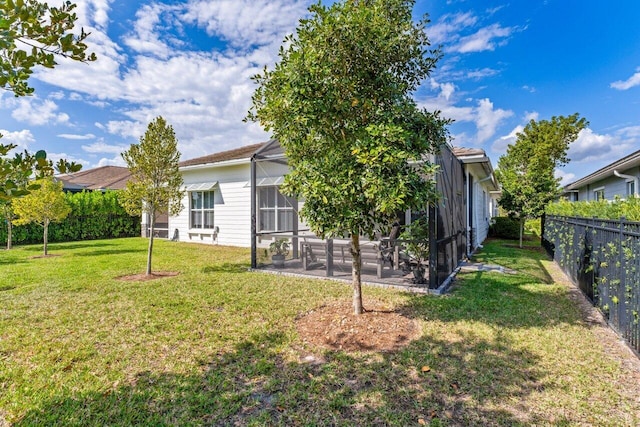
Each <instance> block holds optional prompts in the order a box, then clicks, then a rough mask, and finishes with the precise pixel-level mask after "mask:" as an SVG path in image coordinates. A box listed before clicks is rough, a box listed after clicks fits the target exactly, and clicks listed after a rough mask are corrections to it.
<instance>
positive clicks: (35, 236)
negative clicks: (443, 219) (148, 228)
mask: <svg viewBox="0 0 640 427" xmlns="http://www.w3.org/2000/svg"><path fill="white" fill-rule="evenodd" d="M118 194H119V193H118V192H117V191H107V192H105V193H102V192H100V191H91V192H88V191H83V192H81V193H66V195H65V196H66V199H67V203H69V205H70V206H71V209H72V211H71V214H69V216H68V217H67V218H66V219H64V220H63V221H61V222H59V223H52V224H51V225H50V226H49V242H71V241H77V240H94V239H110V238H116V237H133V236H139V235H140V217H139V216H131V215H129V214H127V213H126V212H125V210H124V208H123V207H122V206H120V203H119V202H118ZM12 241H13V244H16V245H18V244H29V243H41V242H42V227H41V226H39V225H38V224H28V225H22V226H14V227H13V236H12ZM6 243H7V226H6V223H5V221H2V227H1V229H0V244H2V245H6Z"/></svg>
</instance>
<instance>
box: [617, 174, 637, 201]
mask: <svg viewBox="0 0 640 427" xmlns="http://www.w3.org/2000/svg"><path fill="white" fill-rule="evenodd" d="M613 174H614V175H615V176H617V177H618V178H622V179H627V180H633V195H634V196H638V177H637V176H632V175H625V174H623V173H620V172H618V170H617V169H614V171H613Z"/></svg>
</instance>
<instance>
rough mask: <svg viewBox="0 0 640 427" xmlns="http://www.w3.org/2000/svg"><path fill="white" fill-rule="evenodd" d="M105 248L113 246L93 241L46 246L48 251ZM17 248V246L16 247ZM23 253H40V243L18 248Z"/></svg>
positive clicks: (58, 243) (56, 243)
mask: <svg viewBox="0 0 640 427" xmlns="http://www.w3.org/2000/svg"><path fill="white" fill-rule="evenodd" d="M105 246H114V244H113V243H107V242H100V243H97V242H96V241H95V240H87V241H84V242H77V243H75V242H74V243H66V242H55V243H49V244H47V247H48V248H49V250H56V251H57V250H73V249H84V248H101V247H105ZM16 247H18V246H16ZM19 247H20V248H21V249H22V250H23V251H27V252H42V243H35V244H33V245H28V246H19Z"/></svg>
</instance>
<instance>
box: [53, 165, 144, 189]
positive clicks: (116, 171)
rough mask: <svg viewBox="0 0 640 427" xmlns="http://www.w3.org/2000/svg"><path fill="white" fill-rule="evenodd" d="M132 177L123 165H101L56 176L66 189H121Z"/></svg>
mask: <svg viewBox="0 0 640 427" xmlns="http://www.w3.org/2000/svg"><path fill="white" fill-rule="evenodd" d="M130 177H131V172H129V169H128V168H125V167H121V166H101V167H98V168H94V169H87V170H82V171H80V172H74V173H70V174H63V175H58V176H56V178H57V179H59V180H60V181H62V183H63V185H64V189H65V190H75V191H78V190H121V189H123V188H125V187H126V185H127V181H128V180H129V178H130Z"/></svg>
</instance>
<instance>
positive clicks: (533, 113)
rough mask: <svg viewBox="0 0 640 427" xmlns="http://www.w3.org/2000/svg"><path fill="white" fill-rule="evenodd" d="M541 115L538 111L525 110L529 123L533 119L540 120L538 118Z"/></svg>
mask: <svg viewBox="0 0 640 427" xmlns="http://www.w3.org/2000/svg"><path fill="white" fill-rule="evenodd" d="M539 117H540V113H538V112H537V111H531V112H529V111H525V113H524V121H525V122H527V123H529V122H530V121H531V120H536V121H537V120H538V118H539Z"/></svg>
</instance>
